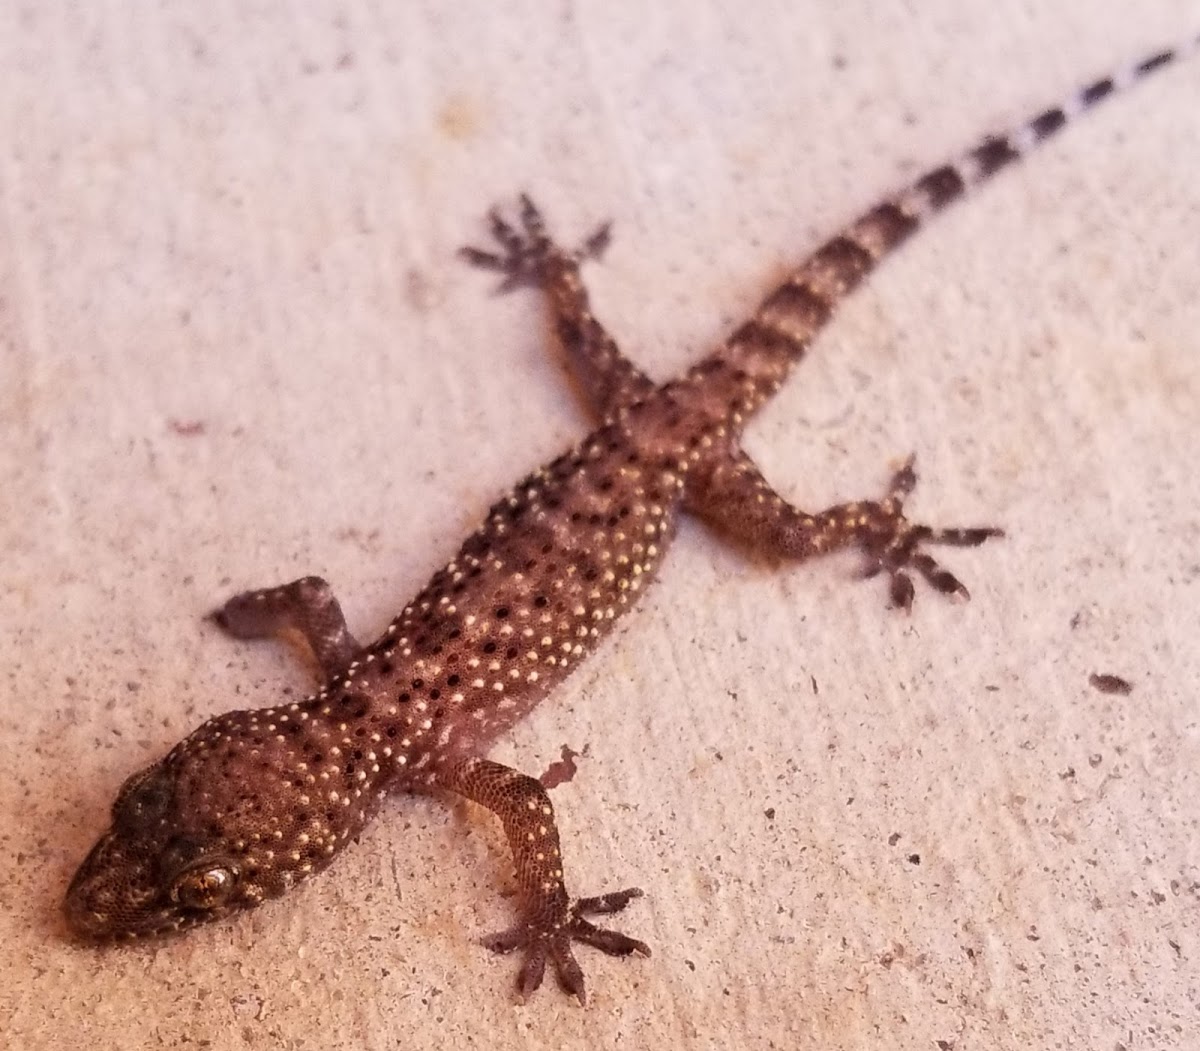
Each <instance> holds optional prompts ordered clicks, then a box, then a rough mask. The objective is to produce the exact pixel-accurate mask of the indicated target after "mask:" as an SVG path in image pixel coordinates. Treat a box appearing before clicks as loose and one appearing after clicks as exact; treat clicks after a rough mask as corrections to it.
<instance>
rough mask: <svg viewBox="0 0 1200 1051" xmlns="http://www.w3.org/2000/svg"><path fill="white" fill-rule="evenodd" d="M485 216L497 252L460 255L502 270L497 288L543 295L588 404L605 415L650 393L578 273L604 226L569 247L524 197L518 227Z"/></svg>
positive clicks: (594, 252) (601, 244)
mask: <svg viewBox="0 0 1200 1051" xmlns="http://www.w3.org/2000/svg"><path fill="white" fill-rule="evenodd" d="M488 218H489V221H490V225H491V233H492V237H493V238H495V240H496V245H497V248H498V249H499V251H484V250H482V249H479V248H464V249H462V253H461V254H462V256H463V258H464V259H466V260H467V261H468V262H469V263H471V264H472V265H474V266H478V267H482V268H483V269H485V270H496V271H498V272H499V273H501V274H503V275H504V282H503V284H502V285H501V286H500V287H501V290H502V291H508V290H510V289H513V288H516V287H517V286H519V285H526V284H528V285H535V286H537V287H538V288H540V289H542V291H544V292H545V293H546V297H547V301H548V304H549V307H550V313H551V317H552V320H553V322H554V328H555V331H556V332H557V334H558V338H559V342H560V343H561V344H562V346H563V350H564V351H565V352H566V354H567V359H568V360H569V362H570V364H571V368H572V369H573V370H574V372H575V377H576V380H577V381H578V383H579V386H580V387H581V389H582V391H583V394H584V395H585V397H586V398H587V400H588V402H589V403H590V404H591V406H592V407H593V408H594V409H595V410H596V411H597V412H598V413H599V414H600V415H601V416H602V417H604V418H605V419H607V418H609V417H610V416H611V415H612V414H613V413H615V412H616V411H617V410H618V409H620V408H621V407H622V406H626V405H630V404H632V403H633V402H635V401H637V400H638V399H640V398H644V397H646V396H647V395H649V394H651V393H652V392H653V391H654V381H653V380H651V379H650V377H648V376H647V375H646V374H645V373H643V372H642V371H641V369H639V368H638V367H637V366H636V365H635V364H634V363H633V362H632V361H630V360H629V358H627V357H626V356H625V355H624V354H622V353H621V350H620V348H619V347H618V346H617V343H616V341H615V340H614V339H613V338H612V336H610V335H609V334H608V332H607V331H606V330H605V328H604V326H603V325H601V324H600V322H599V320H598V319H597V318H596V315H595V314H594V313H593V312H592V306H591V300H590V297H589V296H588V293H587V289H586V288H585V287H584V284H583V278H582V277H581V276H580V273H579V267H580V264H581V263H582V262H583V261H584V260H586V259H589V258H594V257H596V256H599V255H600V253H601V252H603V251H604V249H605V247H606V246H607V245H608V242H609V236H610V229H609V225H608V224H607V223H605V224H604V225H603V226H601V227H599V228H598V229H597V230H596V231H595V232H593V233H592V234H591V236H589V237H588V238H587V239H586V240H585V241H584V243H583V247H582V248H580V249H578V250H576V251H570V250H568V249H565V248H562V247H560V246H559V245H558V244H556V243H555V242H554V241H553V240H552V239H551V238H550V236H549V235H548V234H547V233H546V225H545V222H544V220H543V219H542V214H541V212H540V211H538V209H537V206H536V205H535V204H534V203H533V201H532V200H530V199H529V198H528V197H525V196H522V197H521V209H520V222H519V227H518V226H515V225H513V224H511V223H509V222H508V221H507V220H505V219H504V218H503V217H502V216H501V215H500V213H499V212H498V211H496V210H494V209H493V211H492V212H491V213H490V214H489V216H488Z"/></svg>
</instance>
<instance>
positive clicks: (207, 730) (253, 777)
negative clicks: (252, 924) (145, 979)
mask: <svg viewBox="0 0 1200 1051" xmlns="http://www.w3.org/2000/svg"><path fill="white" fill-rule="evenodd" d="M244 715H245V713H238V712H233V713H229V714H228V715H226V716H224V717H219V718H218V719H216V720H210V721H209V722H208V723H206V724H205V725H204V726H202V727H200V729H198V730H197V731H196V732H195V733H193V734H192V735H191V736H190V737H189V738H187V739H185V740H184V741H183V742H181V743H180V745H178V746H177V747H176V748H175V750H174V751H172V752H171V754H170V755H168V756H167V757H166V758H164V759H162V760H161V761H159V762H157V763H155V764H153V765H152V766H149V767H147V768H146V769H144V770H142V771H140V772H139V773H136V774H134V775H133V776H132V777H131V778H129V779H128V780H127V781H126V782H125V784H124V785H123V786H122V788H121V790H120V792H119V793H118V794H117V799H116V802H115V803H114V804H113V808H112V825H111V827H110V828H109V830H108V831H107V832H106V833H105V834H104V835H103V836H102V837H101V838H100V841H99V842H98V843H97V844H96V845H95V846H94V847H93V848H92V850H91V852H90V853H89V854H88V856H87V858H86V859H85V860H84V862H83V864H82V865H80V867H79V871H78V872H77V873H76V874H75V878H74V879H73V880H72V881H71V885H70V887H69V888H68V890H67V896H66V902H65V911H66V916H67V921H68V923H69V925H70V927H71V929H72V930H73V931H74V932H75V933H76V934H78V935H81V936H82V937H84V938H88V939H91V940H111V939H129V938H136V937H142V936H149V935H156V934H167V933H170V932H172V931H180V930H185V929H187V928H189V927H194V926H196V925H197V924H199V923H206V922H208V921H210V920H216V919H220V918H221V917H223V916H227V915H229V914H230V913H232V912H236V911H239V910H242V909H247V908H252V907H253V906H255V905H258V904H260V903H261V902H262V901H264V900H266V899H267V898H272V897H277V896H278V895H280V894H283V893H284V892H285V891H286V890H287V889H288V888H289V887H291V886H292V885H293V884H294V883H296V882H298V881H299V880H301V879H303V878H304V877H305V876H307V875H308V874H309V873H311V872H314V871H316V870H317V869H318V868H320V867H322V866H323V864H324V863H325V862H327V861H328V860H329V857H331V856H332V853H333V851H332V850H330V849H329V844H331V843H332V842H333V841H334V839H335V837H334V835H333V834H332V833H330V831H329V826H328V824H326V822H325V821H324V820H323V818H324V816H325V815H324V813H323V812H316V810H315V808H308V807H305V806H303V805H300V804H302V803H303V802H307V797H306V796H302V794H301V793H300V791H299V788H298V785H299V782H297V781H294V780H289V779H286V778H283V777H279V776H270V775H267V773H266V771H265V770H264V769H263V768H264V767H265V766H266V765H268V764H267V759H266V757H265V756H264V755H263V752H264V751H265V749H262V750H260V749H259V748H256V747H254V741H255V740H259V741H260V742H261V740H262V739H261V738H253V737H247V736H246V735H243V734H240V733H239V726H238V724H237V720H238V718H239V717H241V716H244ZM263 743H265V742H263ZM298 797H299V798H298ZM306 811H312V812H306ZM339 831H340V830H339ZM337 838H339V839H340V838H341V837H337ZM342 841H343V842H344V840H342ZM338 845H339V846H340V845H341V843H340V842H339V843H338Z"/></svg>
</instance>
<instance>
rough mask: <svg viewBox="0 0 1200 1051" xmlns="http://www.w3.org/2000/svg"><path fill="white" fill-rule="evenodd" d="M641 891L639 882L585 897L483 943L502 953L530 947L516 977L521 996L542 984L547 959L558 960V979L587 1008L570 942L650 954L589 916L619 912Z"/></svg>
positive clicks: (615, 952)
mask: <svg viewBox="0 0 1200 1051" xmlns="http://www.w3.org/2000/svg"><path fill="white" fill-rule="evenodd" d="M641 896H642V891H641V890H640V889H639V888H637V887H630V888H629V889H628V890H621V891H616V892H614V893H612V894H604V895H601V896H600V897H598V898H580V899H578V900H577V901H575V902H574V903H572V904H571V905H570V906H569V907H568V908H567V909H566V913H565V916H563V918H562V919H561V920H547V921H543V922H532V923H521V924H517V926H515V927H510V928H509V929H508V930H506V931H501V932H500V933H499V934H493V935H491V936H489V937H487V938H484V939H483V944H484V945H485V946H486V947H487V948H489V949H491V950H492V952H497V953H507V952H512V951H513V950H514V949H524V950H525V962H524V963H523V964H522V965H521V973H520V975H518V977H517V991H518V993H519V994H520V996H521V999H522V1000H523V1001H524V1000H528V999H529V997H530V996H532V995H533V994H534V992H536V991H537V989H538V987H539V986H540V985H541V984H542V978H543V977H544V975H545V973H546V960H547V959H549V960H550V962H551V963H553V964H554V972H555V975H556V976H557V978H558V984H559V985H560V986H562V988H563V990H564V991H566V992H567V993H569V994H570V995H571V996H574V997H575V998H576V999H577V1000H578V1001H579V1004H580V1006H581V1007H582V1006H583V1005H584V1004H585V1003H587V991H586V988H585V984H584V980H583V970H582V969H581V968H580V966H579V964H578V963H577V962H576V960H575V954H574V953H573V952H572V951H571V942H573V941H579V942H584V943H585V944H587V945H591V946H593V947H594V948H597V949H599V950H600V951H601V952H606V953H608V955H609V956H629V955H631V954H632V953H635V952H636V953H639V954H640V955H642V956H649V955H650V946H648V945H647V944H646V943H645V942H641V941H638V940H637V939H636V938H630V937H629V936H628V935H625V934H621V933H619V932H617V931H610V930H607V929H605V928H603V927H597V926H595V925H594V924H592V923H589V922H588V921H587V920H585V919H584V916H588V915H593V916H594V915H605V914H607V913H613V912H620V911H621V910H622V909H623V908H625V906H626V905H628V904H629V903H630V902H631V901H632V900H633V899H634V898H640V897H641Z"/></svg>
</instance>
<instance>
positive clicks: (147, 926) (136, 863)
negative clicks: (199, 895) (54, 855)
mask: <svg viewBox="0 0 1200 1051" xmlns="http://www.w3.org/2000/svg"><path fill="white" fill-rule="evenodd" d="M63 910H64V912H65V913H66V918H67V924H68V926H69V927H70V928H71V930H72V931H73V932H74V933H75V934H76V935H77V936H79V937H80V938H83V939H85V940H87V941H111V940H114V939H118V938H133V937H137V936H139V935H143V934H160V933H166V932H167V931H171V930H176V929H178V928H180V927H181V926H184V925H188V926H190V923H189V922H188V919H187V917H186V915H182V914H181V913H180V910H178V909H175V908H171V907H170V904H169V903H168V902H166V901H165V900H164V897H163V895H162V892H161V890H160V888H159V887H158V886H157V881H156V880H155V874H154V872H153V870H152V866H150V865H148V864H146V863H145V862H144V861H143V860H141V859H139V858H138V857H137V856H135V855H134V854H133V853H132V852H130V851H128V850H127V849H125V845H124V844H123V843H122V842H121V841H120V838H119V837H118V836H117V835H116V834H115V833H113V832H108V833H107V834H106V835H105V836H104V837H103V838H102V839H101V840H100V841H99V842H98V843H97V844H96V845H95V846H94V847H93V848H92V850H91V853H89V854H88V856H87V858H86V859H85V860H84V862H83V864H82V865H80V866H79V871H78V872H76V873H75V878H74V879H72V880H71V885H70V886H69V887H68V888H67V895H66V900H65V901H64V903H63ZM192 922H195V921H194V920H193V921H192Z"/></svg>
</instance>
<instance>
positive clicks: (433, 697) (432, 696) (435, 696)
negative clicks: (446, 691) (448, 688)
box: [429, 686, 442, 701]
mask: <svg viewBox="0 0 1200 1051" xmlns="http://www.w3.org/2000/svg"><path fill="white" fill-rule="evenodd" d="M441 695H442V691H441V690H439V689H438V688H437V687H436V686H435V687H434V688H433V689H432V690H430V691H429V697H430V699H431V700H434V701H436V700H437V699H438V698H439V697H441Z"/></svg>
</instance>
